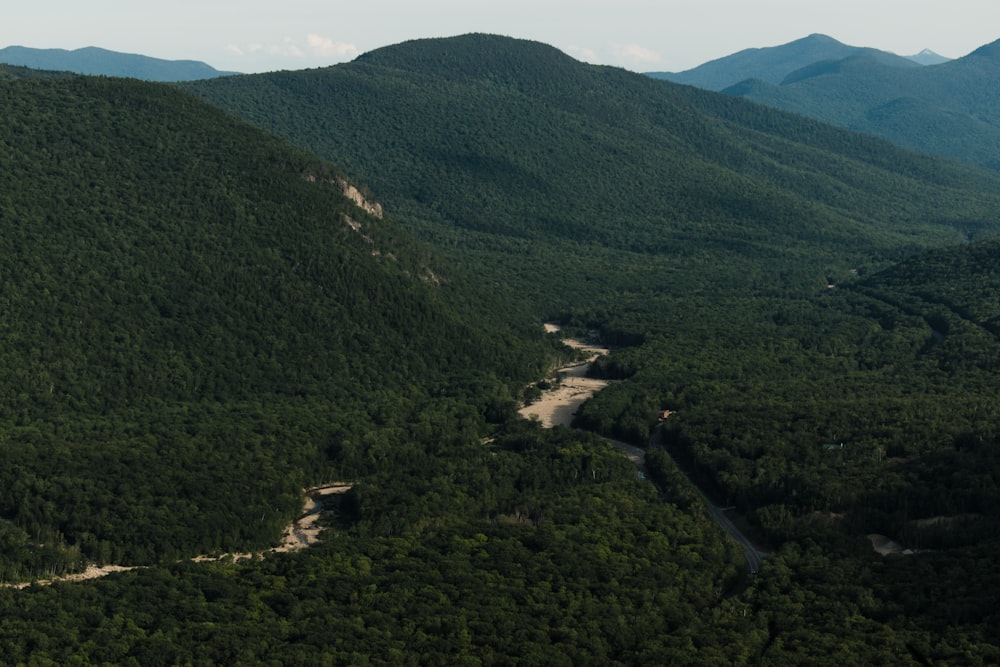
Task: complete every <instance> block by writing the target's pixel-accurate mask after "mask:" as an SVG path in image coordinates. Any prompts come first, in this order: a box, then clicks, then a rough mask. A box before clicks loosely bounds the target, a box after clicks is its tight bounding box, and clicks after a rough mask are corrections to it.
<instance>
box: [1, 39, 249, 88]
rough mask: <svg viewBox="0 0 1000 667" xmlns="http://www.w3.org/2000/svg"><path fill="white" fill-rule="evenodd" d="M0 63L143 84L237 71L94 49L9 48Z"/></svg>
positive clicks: (92, 47)
mask: <svg viewBox="0 0 1000 667" xmlns="http://www.w3.org/2000/svg"><path fill="white" fill-rule="evenodd" d="M0 63H7V64H10V65H20V66H22V67H30V68H33V69H41V70H50V71H65V72H73V73H75V74H88V75H103V76H120V77H128V78H135V79H142V80H145V81H162V82H172V81H192V80H198V79H209V78H213V77H219V76H230V75H233V74H237V72H222V71H219V70H217V69H215V68H214V67H212V66H211V65H208V64H206V63H204V62H201V61H196V60H165V59H162V58H154V57H151V56H145V55H140V54H133V53H122V52H118V51H110V50H108V49H103V48H100V47H96V46H87V47H82V48H79V49H73V50H67V49H36V48H31V47H25V46H8V47H5V48H2V49H0Z"/></svg>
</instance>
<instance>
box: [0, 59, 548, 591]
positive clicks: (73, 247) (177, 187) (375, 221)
mask: <svg viewBox="0 0 1000 667" xmlns="http://www.w3.org/2000/svg"><path fill="white" fill-rule="evenodd" d="M0 109H2V114H3V117H4V119H5V122H4V126H3V128H2V129H0V146H2V151H0V165H2V169H3V173H4V174H5V175H6V182H5V187H4V190H3V193H2V194H0V224H2V225H3V228H4V233H3V235H2V241H0V246H2V257H3V264H2V271H3V282H2V286H0V302H2V304H3V318H2V321H0V340H2V341H3V354H2V357H0V368H2V375H3V377H4V378H5V380H4V382H3V384H2V387H0V432H2V440H3V446H2V447H0V459H2V465H0V517H2V518H3V519H5V522H3V523H0V531H2V533H3V535H4V540H5V543H9V546H10V550H6V551H4V552H3V554H2V558H0V578H3V579H9V578H17V577H20V576H37V575H38V574H41V573H42V572H44V571H46V570H55V571H60V570H64V569H72V568H74V567H79V566H80V565H82V559H94V560H100V561H102V562H104V561H109V560H110V561H114V562H117V563H151V562H156V561H159V560H162V559H168V560H169V559H174V558H177V557H181V556H194V555H196V554H198V553H204V552H211V551H219V550H234V549H247V548H260V547H263V546H265V545H269V544H272V543H273V542H274V541H275V540H276V539H277V537H278V534H279V533H280V531H281V528H282V527H283V526H284V524H285V523H287V521H288V519H289V518H290V517H291V516H292V515H293V514H294V513H295V512H296V511H298V509H299V507H300V505H301V502H302V501H301V492H300V490H301V488H303V487H304V486H306V485H308V484H310V483H312V482H315V481H318V480H319V479H320V478H322V477H323V476H329V475H333V474H336V475H341V476H343V475H346V476H348V477H353V476H354V475H358V474H360V473H362V472H363V471H364V470H366V469H368V468H370V467H371V463H370V462H369V459H370V457H371V452H370V451H365V449H366V448H365V447H364V446H363V445H361V444H360V443H361V442H362V441H363V440H364V438H365V437H371V436H370V435H366V434H370V432H372V431H375V430H378V429H379V428H380V426H382V425H388V424H398V423H400V421H409V420H412V419H413V415H414V414H415V413H420V412H421V411H424V410H425V408H426V404H427V403H428V402H429V401H430V400H431V399H430V396H432V395H434V396H437V395H440V394H445V395H447V396H449V397H454V400H456V401H457V402H458V404H461V405H464V406H466V407H467V409H469V410H472V411H473V415H474V417H475V419H477V420H479V421H482V420H484V419H485V418H486V413H487V412H488V411H490V412H492V413H495V414H494V415H493V418H496V415H498V414H500V413H501V412H502V410H503V409H504V408H503V405H505V403H504V401H508V402H509V404H510V406H511V408H512V406H513V402H512V399H511V398H510V394H509V392H510V391H511V390H513V391H515V392H516V391H517V388H518V387H519V386H520V385H521V384H522V383H523V382H524V381H525V380H526V379H527V378H529V377H531V374H532V373H537V372H538V371H539V370H540V369H541V368H542V364H543V363H544V361H543V359H544V352H543V349H542V343H541V341H540V340H539V337H535V339H534V340H532V337H531V336H530V335H529V333H528V332H527V331H524V330H522V331H518V330H517V328H516V327H517V326H518V325H517V322H518V318H517V316H516V315H512V311H510V310H505V309H503V308H502V307H499V306H497V304H487V303H482V302H480V301H479V300H478V299H477V298H476V297H474V296H472V295H471V294H470V293H468V292H467V291H463V288H462V287H461V286H460V283H459V282H458V281H452V278H453V277H454V276H451V275H450V272H449V269H448V268H447V264H445V263H443V262H441V261H439V260H437V259H436V258H435V256H434V253H433V252H431V251H430V250H429V249H428V248H427V247H426V246H423V245H421V244H419V243H417V242H414V241H413V240H412V239H410V238H409V236H408V235H407V234H405V233H404V232H402V231H401V230H400V229H399V228H398V227H397V226H396V225H395V224H394V223H393V222H391V221H390V220H386V219H379V218H377V217H374V216H372V215H370V214H368V213H366V212H365V211H364V210H362V209H361V208H359V207H358V206H356V205H355V203H354V202H353V201H351V200H349V199H348V198H346V197H345V196H344V195H343V194H342V190H344V188H345V186H346V185H347V183H346V181H345V180H344V179H343V176H342V175H341V174H340V173H339V172H338V171H337V170H336V169H335V168H334V167H332V166H330V165H329V164H326V163H324V162H322V161H320V160H318V159H316V158H314V157H311V156H309V155H307V154H305V153H303V152H300V151H296V150H294V149H292V148H290V147H289V146H287V145H284V144H282V143H281V142H279V141H277V140H274V139H272V138H270V137H268V136H267V135H265V134H264V133H262V132H260V131H258V130H255V129H253V128H251V127H249V126H247V125H245V124H242V123H240V122H237V121H234V120H232V119H230V118H228V117H226V116H225V115H224V114H223V113H222V112H219V111H216V110H214V109H212V108H211V107H208V106H206V105H204V104H202V103H200V102H198V101H196V100H194V99H192V98H190V97H188V96H187V95H184V94H181V93H178V92H177V91H175V90H172V89H169V88H164V87H154V86H150V85H144V84H140V83H137V82H126V81H119V80H104V79H91V78H83V77H75V78H68V79H55V80H41V79H40V80H24V81H11V82H6V83H4V84H3V88H2V97H0ZM530 326H531V329H530V330H529V331H532V332H533V331H534V325H533V324H532V325H530ZM532 369H534V370H532ZM35 544H45V548H44V549H41V548H35V547H34V546H33V545H35ZM62 547H65V552H64V553H50V552H52V551H53V549H55V550H56V551H58V550H59V549H60V548H62Z"/></svg>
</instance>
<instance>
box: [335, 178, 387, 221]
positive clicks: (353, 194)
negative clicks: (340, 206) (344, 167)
mask: <svg viewBox="0 0 1000 667" xmlns="http://www.w3.org/2000/svg"><path fill="white" fill-rule="evenodd" d="M336 183H337V186H338V187H339V188H340V191H341V192H343V193H344V196H345V197H347V198H348V199H350V200H351V201H353V202H354V203H355V204H357V206H358V208H360V209H361V210H363V211H364V212H366V213H368V215H373V216H375V217H376V218H378V219H380V220H381V219H382V204H379V203H378V202H370V201H368V200H367V199H365V196H364V195H363V194H361V191H360V190H358V189H357V188H356V187H354V186H353V185H351V184H350V183H348V182H347V181H345V180H344V179H342V178H338V179H337V180H336Z"/></svg>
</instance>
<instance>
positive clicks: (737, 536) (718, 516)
mask: <svg viewBox="0 0 1000 667" xmlns="http://www.w3.org/2000/svg"><path fill="white" fill-rule="evenodd" d="M608 441H609V442H610V443H611V444H612V445H614V446H615V447H617V448H618V449H620V450H621V451H622V452H623V453H624V454H625V456H627V457H628V458H629V460H630V461H632V463H634V464H635V465H636V467H637V468H638V469H639V472H641V473H643V474H644V475H645V473H646V453H645V451H644V450H643V449H642V448H640V447H636V446H635V445H630V444H628V443H625V442H620V441H618V440H611V439H610V438H608ZM659 444H660V429H659V428H657V429H656V430H654V431H653V434H652V435H651V436H650V437H649V446H650V447H656V446H659ZM685 477H687V480H688V482H690V483H691V486H693V487H694V489H695V491H697V492H698V495H699V496H701V499H702V500H703V501H704V503H705V507H706V508H707V509H708V514H709V516H711V517H712V518H713V519H715V522H716V523H717V524H719V525H720V526H722V529H723V530H724V531H726V532H727V533H728V534H729V535H730V537H732V538H733V539H734V540H736V542H737V543H738V544H739V545H740V547H742V548H743V554H744V556H745V557H746V559H747V569H749V571H750V574H757V573H758V572H759V571H760V567H761V565H762V564H763V560H764V556H765V554H764V552H762V551H758V550H757V547H755V546H754V545H753V543H752V542H751V541H750V540H749V539H748V538H747V536H746V535H744V534H743V531H741V530H740V529H739V528H737V527H736V526H735V525H734V524H733V522H732V521H730V520H729V517H728V516H726V513H725V512H723V511H722V508H720V507H719V506H718V505H716V504H715V503H713V502H712V501H711V500H709V498H708V496H706V495H705V492H704V491H702V490H701V487H699V486H698V485H697V484H695V482H694V480H692V479H691V477H689V476H687V475H685Z"/></svg>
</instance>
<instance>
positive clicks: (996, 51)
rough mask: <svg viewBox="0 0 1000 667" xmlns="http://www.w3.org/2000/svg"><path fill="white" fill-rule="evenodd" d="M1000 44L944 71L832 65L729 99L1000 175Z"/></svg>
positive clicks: (751, 86)
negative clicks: (850, 131)
mask: <svg viewBox="0 0 1000 667" xmlns="http://www.w3.org/2000/svg"><path fill="white" fill-rule="evenodd" d="M998 84H1000V42H994V43H992V44H987V45H985V46H983V47H981V48H979V49H977V50H975V51H973V52H972V53H970V54H969V55H967V56H965V57H964V58H958V59H957V60H952V61H949V62H946V63H942V64H940V65H932V66H928V67H917V68H908V69H899V68H897V67H892V66H890V65H887V64H886V63H884V62H880V61H878V60H876V59H872V58H868V57H862V58H858V57H852V58H846V59H841V60H829V61H825V62H820V63H816V64H814V65H811V66H809V67H805V68H803V69H801V70H799V71H798V72H795V73H792V74H789V75H788V77H787V78H786V79H785V80H784V81H782V82H780V84H772V83H765V82H764V81H761V80H753V81H745V82H742V83H739V84H736V85H734V86H732V87H731V88H729V89H727V90H726V92H727V93H729V94H731V95H738V96H740V97H744V98H747V99H750V100H753V101H755V102H760V103H762V104H767V105H769V106H772V107H776V108H779V109H785V110H788V111H794V112H796V113H800V114H803V115H806V116H809V117H812V118H817V119H819V120H822V121H824V122H828V123H833V124H835V125H839V126H841V127H846V128H849V129H852V130H858V131H861V132H867V133H869V134H873V135H877V136H880V137H884V138H886V139H889V140H890V141H892V142H894V143H896V144H898V145H900V146H905V147H908V148H911V149H914V150H919V151H922V152H925V153H930V154H934V155H943V156H947V157H952V158H958V159H961V160H966V161H969V162H974V163H977V164H981V165H985V166H987V167H990V168H992V169H997V168H1000V160H998V158H997V155H1000V114H998V111H997V109H998V108H1000V105H998V104H997V102H998V97H997V94H998V93H997V91H998V90H1000V86H998Z"/></svg>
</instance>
